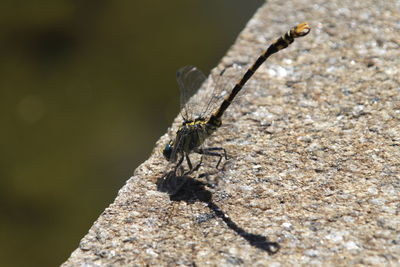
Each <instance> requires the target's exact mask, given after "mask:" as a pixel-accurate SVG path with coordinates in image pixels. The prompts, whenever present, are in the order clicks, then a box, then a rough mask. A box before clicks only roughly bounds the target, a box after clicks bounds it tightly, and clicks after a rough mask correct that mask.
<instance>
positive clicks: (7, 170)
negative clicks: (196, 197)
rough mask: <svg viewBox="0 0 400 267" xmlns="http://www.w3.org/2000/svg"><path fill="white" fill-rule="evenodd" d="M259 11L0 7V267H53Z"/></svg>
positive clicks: (252, 2) (187, 6)
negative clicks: (184, 93)
mask: <svg viewBox="0 0 400 267" xmlns="http://www.w3.org/2000/svg"><path fill="white" fill-rule="evenodd" d="M262 2H263V1H262V0H257V1H256V0H246V1H244V0H219V1H215V0H202V1H194V0H177V1H132V0H131V1H104V0H96V1H95V0H86V1H84V0H79V1H78V0H52V1H49V0H48V1H46V0H38V1H18V0H8V1H4V0H0V109H1V113H0V114H1V115H0V116H1V117H0V118H1V121H0V122H1V131H0V148H1V153H0V177H1V179H0V218H1V219H0V236H1V243H0V246H1V247H0V266H57V265H59V264H61V263H62V262H63V261H65V260H66V259H67V258H68V256H69V255H70V253H71V252H72V251H73V250H74V249H75V248H77V247H78V244H79V240H80V239H81V238H82V237H83V236H84V235H85V234H86V233H87V231H88V229H89V227H90V226H91V225H92V223H93V222H94V220H96V218H97V217H98V216H99V214H100V213H101V212H102V211H103V210H104V208H106V207H107V206H108V205H109V204H110V203H111V202H112V201H113V199H114V197H115V196H116V193H117V190H118V189H119V188H120V187H122V186H123V184H124V182H125V180H126V179H128V178H129V177H130V176H131V175H132V173H133V171H134V169H135V168H136V167H137V166H138V165H139V164H140V163H141V162H143V161H144V160H145V159H147V157H148V156H149V154H150V152H151V151H152V149H153V147H154V143H155V142H156V141H157V139H158V138H159V137H160V135H162V134H164V133H165V131H166V129H167V127H168V126H169V125H170V123H171V121H172V120H173V118H174V117H175V116H176V115H177V113H178V112H179V103H178V102H179V90H178V87H177V85H176V82H175V71H176V70H177V69H178V68H179V67H181V66H184V65H188V64H194V65H197V66H199V67H200V68H201V69H203V70H205V71H206V72H208V70H210V69H211V68H212V67H214V66H215V65H216V64H217V63H218V61H219V60H220V59H221V58H222V57H223V56H224V54H225V52H226V50H227V49H228V48H229V47H230V45H231V44H232V43H233V41H234V40H235V38H236V37H237V35H238V34H239V32H240V31H241V30H242V29H243V27H244V26H245V24H246V22H247V21H248V20H249V19H250V18H251V16H252V15H253V14H254V12H255V10H256V9H257V8H258V7H259V6H261V4H262Z"/></svg>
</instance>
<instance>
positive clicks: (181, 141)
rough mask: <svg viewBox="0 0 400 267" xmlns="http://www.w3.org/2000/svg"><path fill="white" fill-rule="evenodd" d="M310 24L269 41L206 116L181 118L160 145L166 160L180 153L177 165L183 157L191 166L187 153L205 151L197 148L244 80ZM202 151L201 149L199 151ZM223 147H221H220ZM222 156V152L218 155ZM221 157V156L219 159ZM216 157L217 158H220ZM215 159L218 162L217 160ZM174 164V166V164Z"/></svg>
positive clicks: (211, 153) (302, 33) (215, 127)
mask: <svg viewBox="0 0 400 267" xmlns="http://www.w3.org/2000/svg"><path fill="white" fill-rule="evenodd" d="M309 31H310V27H309V26H308V24H307V23H302V24H299V25H297V26H295V27H293V28H292V29H290V30H289V31H288V32H287V33H286V34H284V35H283V36H281V37H280V38H279V39H277V40H276V41H275V42H274V43H273V44H271V45H270V46H269V47H268V48H267V50H266V51H265V52H264V53H263V54H262V55H261V56H260V57H259V58H258V59H257V60H256V61H255V62H254V64H253V65H252V66H251V67H250V68H249V69H248V70H247V71H246V73H245V74H244V75H243V77H242V78H241V79H240V80H239V81H238V82H237V83H236V85H235V86H234V87H233V89H232V91H231V93H230V94H229V95H228V96H227V97H226V98H225V99H224V101H223V102H222V104H221V105H220V107H219V108H218V109H217V110H216V111H215V112H214V113H213V114H212V115H211V116H210V117H209V118H208V119H207V120H206V119H204V118H197V119H195V120H193V121H185V122H184V123H183V124H182V126H181V127H180V128H179V129H178V131H177V133H176V138H175V140H174V141H170V142H169V143H168V144H167V145H166V146H165V148H164V151H163V154H164V156H165V157H166V159H167V160H168V161H171V162H175V161H176V160H177V158H178V156H181V158H180V160H179V162H178V164H177V167H178V166H179V165H180V164H181V163H182V161H183V158H184V157H186V159H187V161H188V165H189V166H190V168H191V163H190V160H189V157H188V155H189V154H190V153H191V152H193V151H195V152H197V153H201V154H206V153H204V150H200V149H198V148H199V147H200V146H201V145H202V144H203V142H204V140H205V139H207V137H208V136H210V135H211V134H212V133H213V132H215V131H216V130H217V129H218V128H219V127H220V126H221V124H222V122H221V117H222V115H223V114H224V112H225V111H226V109H227V108H228V107H229V105H230V104H231V103H232V101H233V99H234V98H235V96H236V95H237V94H238V93H239V91H240V90H241V89H242V88H243V86H244V85H245V84H246V82H247V81H248V80H249V79H250V78H251V77H252V76H253V74H254V73H255V72H256V71H257V69H258V68H259V67H260V66H261V64H262V63H264V62H265V61H266V60H267V58H268V57H270V56H271V55H272V54H274V53H276V52H278V51H280V50H282V49H284V48H286V47H288V46H289V45H290V44H291V43H293V41H294V39H295V38H298V37H301V36H305V35H307V34H308V33H309ZM217 149H219V150H221V149H222V150H223V148H213V150H217ZM201 151H203V152H201ZM224 151H225V150H224ZM207 153H208V155H213V154H214V155H219V154H217V153H214V152H209V151H208V152H207ZM220 157H221V158H222V156H220ZM220 161H221V159H220ZM220 161H219V162H220ZM219 162H218V164H219ZM177 167H176V168H177Z"/></svg>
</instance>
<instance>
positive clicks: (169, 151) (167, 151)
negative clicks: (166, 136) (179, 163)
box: [162, 140, 176, 162]
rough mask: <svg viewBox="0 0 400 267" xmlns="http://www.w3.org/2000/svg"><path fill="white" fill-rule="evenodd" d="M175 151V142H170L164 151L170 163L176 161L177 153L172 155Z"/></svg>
mask: <svg viewBox="0 0 400 267" xmlns="http://www.w3.org/2000/svg"><path fill="white" fill-rule="evenodd" d="M173 150H174V142H173V141H172V140H171V141H169V142H168V144H166V145H165V147H164V149H163V151H162V153H163V155H164V157H165V158H166V159H167V160H168V161H170V162H175V161H176V153H172V151H173ZM173 154H174V155H173Z"/></svg>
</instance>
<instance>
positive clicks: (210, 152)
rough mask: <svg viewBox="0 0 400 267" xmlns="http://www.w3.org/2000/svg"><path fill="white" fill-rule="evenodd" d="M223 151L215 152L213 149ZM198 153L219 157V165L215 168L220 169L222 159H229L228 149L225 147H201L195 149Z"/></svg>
mask: <svg viewBox="0 0 400 267" xmlns="http://www.w3.org/2000/svg"><path fill="white" fill-rule="evenodd" d="M221 150H222V151H223V153H222V154H221V153H218V152H213V151H221ZM195 152H196V153H199V154H202V155H207V156H213V157H219V160H218V163H217V166H215V168H217V169H218V166H219V164H220V163H221V161H222V158H225V159H226V160H227V159H228V155H227V154H226V150H225V148H223V147H207V148H199V149H197V150H196V151H195Z"/></svg>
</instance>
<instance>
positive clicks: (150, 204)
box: [63, 0, 400, 267]
mask: <svg viewBox="0 0 400 267" xmlns="http://www.w3.org/2000/svg"><path fill="white" fill-rule="evenodd" d="M302 21H307V22H309V24H310V25H311V27H312V28H313V29H312V31H311V33H310V34H309V35H308V36H306V37H304V38H301V39H298V40H296V41H295V43H294V44H293V45H292V46H291V47H289V48H288V49H286V50H284V51H281V52H280V53H278V54H276V55H274V56H272V57H271V59H270V60H269V61H268V62H267V64H265V65H263V66H262V67H261V68H260V71H259V72H258V74H257V75H256V76H255V77H254V79H252V80H251V82H250V83H249V86H248V87H247V88H246V89H245V90H246V91H245V92H243V94H241V97H240V98H239V99H238V101H236V103H235V104H234V105H233V106H232V107H230V108H229V109H228V111H227V113H226V115H225V116H224V118H223V123H224V125H223V127H221V128H220V129H219V130H218V132H217V133H216V134H215V135H214V136H213V137H212V138H210V140H209V141H208V144H209V145H213V146H217V145H221V144H222V145H223V146H224V148H226V149H227V151H228V153H229V155H230V159H229V160H228V161H224V170H223V171H215V169H214V168H212V167H211V166H208V165H212V164H215V159H212V158H210V159H207V160H206V161H205V162H206V163H205V166H204V167H202V168H201V169H200V170H199V171H198V172H197V173H194V174H193V175H192V176H191V177H178V178H176V179H175V180H174V179H173V178H174V177H168V181H167V182H164V184H158V189H162V190H163V191H174V193H176V194H175V195H173V196H172V197H171V196H170V195H168V194H167V193H165V192H160V191H158V190H157V184H156V182H157V179H158V178H160V177H162V175H163V174H165V173H166V170H167V167H168V166H167V163H166V162H165V160H164V159H163V158H162V155H161V153H160V149H161V147H162V146H163V145H164V144H165V142H167V140H168V139H169V137H170V136H172V135H173V133H174V131H175V130H176V127H177V125H178V123H179V118H177V120H176V122H175V124H174V126H173V128H172V129H171V131H170V132H169V133H168V134H166V135H164V136H163V137H162V138H161V139H160V141H159V142H158V143H157V145H156V147H155V148H154V153H153V155H152V156H151V157H150V158H149V160H147V161H146V162H144V163H143V164H142V165H141V166H140V167H139V168H137V169H136V171H135V173H134V176H133V177H131V178H130V179H129V180H128V181H127V183H126V185H125V186H124V187H123V188H122V189H121V190H120V192H119V194H118V197H117V198H116V199H115V202H114V203H113V204H111V205H110V207H108V208H107V209H106V210H105V211H104V213H103V214H102V215H101V216H100V217H99V219H98V220H97V221H96V222H95V223H94V225H93V226H92V228H91V229H90V230H89V233H88V234H87V235H86V236H85V237H84V238H83V239H82V240H81V242H80V244H79V247H78V248H77V249H76V250H75V251H74V252H73V253H72V255H71V257H70V258H69V259H68V260H67V261H66V262H65V263H64V265H63V266H65V267H66V266H144V265H151V266H167V265H168V266H174V265H182V266H207V265H213V266H216V265H218V266H233V265H243V266H268V265H269V266H296V265H316V266H345V265H347V266H348V265H357V264H359V265H374V266H383V265H386V266H395V265H397V266H400V214H399V212H400V201H399V200H400V193H399V191H400V178H399V177H400V126H399V123H400V34H399V33H400V2H399V1H391V0H387V1H374V0H367V1H361V0H352V1H342V0H341V1H339V0H334V1H324V0H313V1H311V0H309V1H305V0H296V1H278V0H274V1H268V3H266V4H265V5H264V6H263V7H262V8H261V9H260V10H259V11H258V12H257V14H256V15H255V16H254V18H253V19H252V20H251V21H250V22H249V23H248V25H247V27H246V29H245V30H244V31H243V32H242V33H241V34H240V36H239V38H238V40H237V42H236V43H235V44H234V45H233V47H232V48H231V50H230V51H229V52H228V53H227V56H226V57H225V58H224V59H223V60H222V62H221V64H220V66H219V67H218V68H219V69H222V68H224V67H226V66H230V65H232V64H234V63H241V64H243V63H244V64H250V63H252V61H253V60H254V59H255V58H256V57H257V56H258V54H259V53H260V52H261V51H262V48H265V47H266V44H269V43H270V41H271V40H272V39H275V38H276V37H278V36H280V35H281V34H282V33H284V32H286V31H287V30H288V29H289V27H291V26H293V25H294V24H296V23H298V22H302ZM227 78H229V75H227ZM207 90H210V88H209V89H206V88H204V89H203V90H201V91H200V92H199V94H198V95H197V96H196V99H195V101H200V102H201V101H204V98H205V97H207V95H209V94H210V91H207ZM202 173H208V174H209V175H208V176H204V177H199V176H201V175H200V174H202ZM169 178H171V179H169ZM205 184H207V185H205ZM170 197H171V198H172V199H173V200H174V201H173V200H171V199H170ZM178 200H180V201H178ZM279 248H280V249H279Z"/></svg>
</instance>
